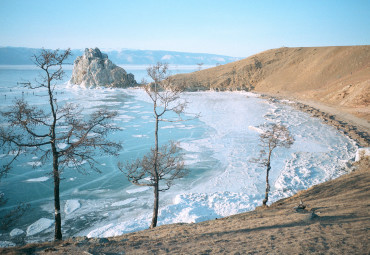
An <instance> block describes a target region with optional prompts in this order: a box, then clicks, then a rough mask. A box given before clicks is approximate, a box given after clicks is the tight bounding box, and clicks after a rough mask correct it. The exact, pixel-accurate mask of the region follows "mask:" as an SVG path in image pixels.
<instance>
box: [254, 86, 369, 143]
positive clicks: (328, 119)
mask: <svg viewBox="0 0 370 255" xmlns="http://www.w3.org/2000/svg"><path fill="white" fill-rule="evenodd" d="M256 94H259V95H260V98H264V99H269V100H272V101H275V102H276V101H278V102H279V103H282V104H287V105H290V106H292V107H294V108H295V109H298V110H300V111H302V112H305V113H308V114H310V115H311V117H314V118H319V119H321V120H323V122H324V123H325V124H327V125H330V126H332V127H334V128H336V129H337V130H338V131H339V132H341V133H342V134H344V135H346V136H348V137H349V138H351V139H352V140H353V141H354V142H356V145H357V146H359V147H362V148H364V147H370V124H369V123H368V122H367V121H366V120H365V119H361V118H358V117H355V116H353V115H351V114H350V113H344V112H342V111H340V110H338V109H335V108H334V107H330V106H327V105H324V104H322V103H318V102H315V101H303V100H299V99H296V98H289V97H287V96H279V95H275V94H267V93H256ZM284 101H286V102H284Z"/></svg>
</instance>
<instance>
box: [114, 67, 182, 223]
mask: <svg viewBox="0 0 370 255" xmlns="http://www.w3.org/2000/svg"><path fill="white" fill-rule="evenodd" d="M147 73H148V75H149V77H150V78H151V79H152V80H153V82H152V83H150V84H148V85H147V86H146V87H145V91H146V93H147V94H148V96H149V97H150V99H151V100H152V102H153V113H154V117H155V130H154V139H155V142H154V148H153V149H151V151H150V152H149V153H148V154H147V155H146V156H144V157H143V158H142V159H140V160H139V159H138V160H136V161H135V162H133V163H129V162H127V163H126V164H125V165H124V164H122V163H119V164H118V167H119V169H120V170H121V171H122V172H123V173H124V174H125V175H126V176H127V178H128V180H129V181H130V182H131V183H133V184H135V185H138V186H151V187H153V192H154V205H153V217H152V222H151V225H150V228H154V227H156V226H157V221H158V210H159V192H160V191H166V190H168V189H169V188H170V187H171V185H172V184H173V181H174V180H175V179H179V178H183V177H184V176H185V175H186V174H187V170H186V169H185V168H184V163H183V161H182V157H181V155H180V154H179V150H178V148H177V146H176V144H174V143H171V144H170V145H164V146H162V147H159V142H158V139H159V138H158V127H159V122H160V121H168V122H177V121H184V120H183V119H182V118H181V114H182V113H184V110H185V107H186V102H181V101H179V95H180V93H181V92H182V91H181V89H180V88H176V87H173V86H172V83H171V77H169V76H168V65H167V64H162V63H158V64H157V65H154V66H152V67H150V68H148V69H147ZM167 112H175V113H177V114H178V118H177V119H175V120H170V119H165V118H164V115H165V114H166V113H167ZM161 181H163V182H165V183H166V186H167V187H166V188H163V187H161V186H160V183H161Z"/></svg>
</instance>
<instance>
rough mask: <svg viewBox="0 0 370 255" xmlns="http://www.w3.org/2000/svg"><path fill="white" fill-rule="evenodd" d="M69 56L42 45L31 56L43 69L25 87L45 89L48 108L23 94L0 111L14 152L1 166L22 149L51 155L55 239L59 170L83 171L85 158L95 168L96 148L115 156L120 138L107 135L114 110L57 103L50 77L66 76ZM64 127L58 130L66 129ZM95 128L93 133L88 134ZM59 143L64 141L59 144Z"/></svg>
mask: <svg viewBox="0 0 370 255" xmlns="http://www.w3.org/2000/svg"><path fill="white" fill-rule="evenodd" d="M70 55H71V52H70V49H68V50H66V51H59V50H55V51H51V50H44V49H43V50H42V51H41V53H40V54H39V55H34V56H33V61H34V63H35V65H36V66H37V67H39V68H40V69H41V70H42V71H43V75H42V76H41V80H38V81H37V85H35V86H34V85H31V83H27V84H26V85H27V87H28V88H29V89H46V91H47V97H48V104H49V106H50V107H49V109H38V108H36V107H33V106H30V105H28V103H27V102H25V101H24V100H23V99H19V100H17V101H16V103H15V105H14V106H13V107H12V109H11V110H10V111H7V112H2V113H1V115H2V116H3V117H4V118H5V121H6V122H7V123H8V127H7V128H1V129H0V141H1V143H2V145H3V150H4V151H6V153H7V154H8V153H10V152H15V156H13V157H12V158H10V159H9V160H8V161H7V162H6V163H5V164H4V165H3V166H2V171H3V172H7V171H9V169H10V167H11V165H12V163H13V162H14V161H15V160H16V159H17V158H18V157H19V156H21V152H28V153H31V154H35V155H37V154H38V153H39V154H40V153H42V156H41V161H42V162H46V161H47V160H48V158H49V157H50V156H51V157H52V174H53V180H54V209H55V210H54V211H55V215H54V218H55V235H54V239H55V240H61V239H62V230H61V213H60V174H61V171H62V170H63V169H64V168H65V167H74V168H75V169H77V170H78V171H81V172H84V171H85V168H84V166H83V165H82V164H81V162H86V163H87V164H86V165H88V166H89V168H90V169H93V170H96V171H99V169H98V168H97V167H96V163H97V162H96V160H95V159H94V157H95V155H97V154H98V153H99V151H101V152H104V153H108V154H111V155H118V151H119V150H120V149H121V145H120V143H116V142H110V141H108V140H107V139H106V136H107V134H108V133H109V132H112V131H114V130H117V129H118V128H117V127H115V126H113V125H112V124H110V122H111V121H112V119H113V118H114V117H115V116H116V115H117V113H116V112H108V111H106V110H98V111H97V112H95V113H93V114H92V115H91V116H90V118H89V119H88V120H85V119H84V118H83V115H82V113H81V110H80V109H78V107H77V106H76V105H73V104H65V105H63V106H60V105H59V104H58V102H57V98H56V97H55V93H54V89H55V86H56V84H54V82H56V81H61V80H62V79H63V76H64V71H63V69H62V65H63V63H64V62H65V61H66V60H67V58H68V57H69V56H70ZM65 127H67V131H66V132H58V129H59V128H60V129H63V128H64V129H65ZM89 133H94V136H88V134H89ZM58 144H64V145H66V146H65V147H64V148H63V149H60V148H61V147H60V146H58Z"/></svg>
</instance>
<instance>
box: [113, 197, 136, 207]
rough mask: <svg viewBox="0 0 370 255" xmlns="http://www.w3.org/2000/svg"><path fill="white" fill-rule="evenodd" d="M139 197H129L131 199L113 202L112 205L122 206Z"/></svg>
mask: <svg viewBox="0 0 370 255" xmlns="http://www.w3.org/2000/svg"><path fill="white" fill-rule="evenodd" d="M136 199H137V198H129V199H126V200H123V201H118V202H114V203H113V204H112V206H122V205H127V204H130V203H131V202H133V201H135V200H136Z"/></svg>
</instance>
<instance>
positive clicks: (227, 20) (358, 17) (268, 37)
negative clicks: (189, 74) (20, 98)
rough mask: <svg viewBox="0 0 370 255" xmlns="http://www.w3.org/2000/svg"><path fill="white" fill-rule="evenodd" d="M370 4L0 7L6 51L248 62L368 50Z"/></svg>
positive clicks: (18, 1) (38, 1) (164, 0)
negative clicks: (339, 49) (303, 52)
mask: <svg viewBox="0 0 370 255" xmlns="http://www.w3.org/2000/svg"><path fill="white" fill-rule="evenodd" d="M369 9H370V1H366V0H359V1H334V0H328V1H319V0H313V1H293V0H283V1H263V2H252V1H232V2H230V1H221V0H218V1H211V0H204V1H195V0H188V1H168V0H158V1H149V0H140V1H117V0H111V1H108V2H104V3H103V2H101V1H97V0H91V1H84V0H82V1H72V0H65V1H45V0H34V1H25V0H12V1H10V0H3V1H0V21H1V22H0V33H1V35H2V36H1V38H0V46H12V47H27V48H42V47H45V48H52V49H56V48H69V47H70V48H73V49H84V48H92V47H99V48H102V49H121V48H124V49H138V50H166V51H177V52H191V53H208V54H217V55H225V56H232V57H248V56H251V55H253V54H256V53H258V52H261V51H264V50H268V49H273V48H280V47H283V46H286V47H319V46H351V45H368V44H370V31H369V30H370V29H369V27H370V16H369V15H368V10H369Z"/></svg>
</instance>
